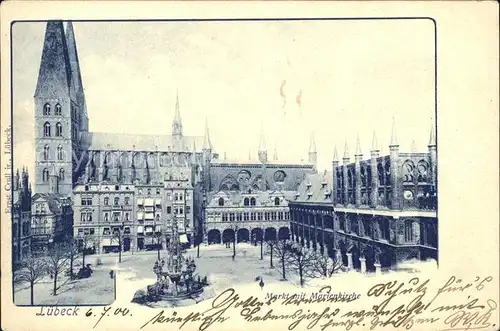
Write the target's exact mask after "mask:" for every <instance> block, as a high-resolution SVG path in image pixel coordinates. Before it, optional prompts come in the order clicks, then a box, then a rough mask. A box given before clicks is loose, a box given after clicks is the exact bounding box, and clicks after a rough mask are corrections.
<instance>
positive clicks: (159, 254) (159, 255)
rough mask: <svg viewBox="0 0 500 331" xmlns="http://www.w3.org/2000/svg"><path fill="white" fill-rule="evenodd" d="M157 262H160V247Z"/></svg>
mask: <svg viewBox="0 0 500 331" xmlns="http://www.w3.org/2000/svg"><path fill="white" fill-rule="evenodd" d="M158 261H160V245H158Z"/></svg>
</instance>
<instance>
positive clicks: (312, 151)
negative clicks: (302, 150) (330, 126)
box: [309, 132, 316, 153]
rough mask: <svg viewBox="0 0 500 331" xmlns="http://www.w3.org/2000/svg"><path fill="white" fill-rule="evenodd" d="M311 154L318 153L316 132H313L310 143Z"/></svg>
mask: <svg viewBox="0 0 500 331" xmlns="http://www.w3.org/2000/svg"><path fill="white" fill-rule="evenodd" d="M309 153H316V139H315V138H314V132H311V139H310V141H309Z"/></svg>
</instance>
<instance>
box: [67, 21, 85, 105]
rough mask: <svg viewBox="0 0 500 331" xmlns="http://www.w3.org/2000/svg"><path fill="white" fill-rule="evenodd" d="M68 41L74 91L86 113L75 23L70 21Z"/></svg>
mask: <svg viewBox="0 0 500 331" xmlns="http://www.w3.org/2000/svg"><path fill="white" fill-rule="evenodd" d="M66 43H67V47H68V58H69V64H70V69H71V79H72V87H73V88H74V89H75V91H74V93H75V94H76V99H77V101H78V103H79V104H80V105H81V106H82V107H83V111H84V113H85V114H86V113H87V107H86V105H85V94H84V92H83V82H82V76H81V73H80V61H79V59H78V51H77V47H76V40H75V34H74V32H73V24H72V23H71V22H68V25H67V26H66Z"/></svg>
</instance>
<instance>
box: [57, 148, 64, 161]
mask: <svg viewBox="0 0 500 331" xmlns="http://www.w3.org/2000/svg"><path fill="white" fill-rule="evenodd" d="M57 160H59V161H62V160H63V148H62V146H61V145H59V146H57Z"/></svg>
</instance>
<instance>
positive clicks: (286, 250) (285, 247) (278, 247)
mask: <svg viewBox="0 0 500 331" xmlns="http://www.w3.org/2000/svg"><path fill="white" fill-rule="evenodd" d="M292 244H293V243H292V242H291V241H289V240H286V239H285V240H278V241H277V242H276V244H275V245H274V246H273V249H274V253H275V254H276V257H277V258H278V260H279V261H280V262H281V276H282V277H283V279H284V280H286V265H287V263H288V261H289V259H290V257H291V254H292V253H291V248H292Z"/></svg>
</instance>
